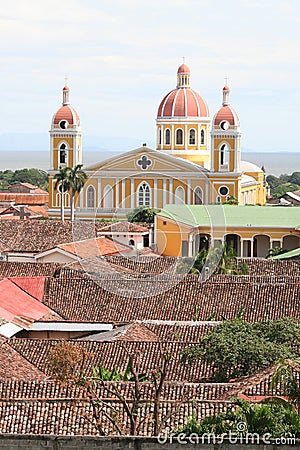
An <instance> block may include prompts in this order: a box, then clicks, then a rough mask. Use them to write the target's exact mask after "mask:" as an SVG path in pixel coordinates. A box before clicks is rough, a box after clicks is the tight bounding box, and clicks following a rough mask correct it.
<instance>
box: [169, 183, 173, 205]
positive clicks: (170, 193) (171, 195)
mask: <svg viewBox="0 0 300 450" xmlns="http://www.w3.org/2000/svg"><path fill="white" fill-rule="evenodd" d="M169 183H170V184H169V203H171V204H172V203H173V178H170V181H169Z"/></svg>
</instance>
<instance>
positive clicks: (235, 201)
mask: <svg viewBox="0 0 300 450" xmlns="http://www.w3.org/2000/svg"><path fill="white" fill-rule="evenodd" d="M238 204H239V201H238V199H237V198H236V197H234V196H233V195H230V196H229V198H228V199H227V200H226V202H224V203H223V205H238Z"/></svg>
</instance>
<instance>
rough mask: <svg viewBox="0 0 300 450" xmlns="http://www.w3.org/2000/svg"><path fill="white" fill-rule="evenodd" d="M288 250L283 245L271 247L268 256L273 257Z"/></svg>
mask: <svg viewBox="0 0 300 450" xmlns="http://www.w3.org/2000/svg"><path fill="white" fill-rule="evenodd" d="M286 252H287V250H285V249H284V248H282V247H274V248H269V250H268V253H267V255H266V258H273V256H277V255H282V254H283V253H286Z"/></svg>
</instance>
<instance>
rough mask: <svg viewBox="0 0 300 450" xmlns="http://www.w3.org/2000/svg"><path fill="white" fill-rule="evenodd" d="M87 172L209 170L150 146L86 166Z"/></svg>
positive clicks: (145, 172) (133, 172)
mask: <svg viewBox="0 0 300 450" xmlns="http://www.w3.org/2000/svg"><path fill="white" fill-rule="evenodd" d="M84 170H85V171H87V172H90V171H91V172H94V171H97V172H98V171H100V172H105V171H109V172H125V173H126V172H129V173H131V174H136V173H139V172H141V173H143V174H147V173H153V172H155V173H160V172H163V173H164V174H165V173H166V172H175V173H176V172H178V173H180V172H191V173H194V172H199V173H201V172H207V170H206V169H205V168H203V167H201V166H199V165H197V164H194V163H191V162H189V161H186V160H184V159H181V158H177V157H175V156H171V155H167V154H165V153H163V152H161V151H157V150H153V149H151V148H148V147H140V148H138V149H135V150H131V151H129V152H126V153H123V154H121V155H118V156H114V157H113V158H110V159H107V160H105V161H101V162H98V163H95V164H92V165H89V166H86V167H84Z"/></svg>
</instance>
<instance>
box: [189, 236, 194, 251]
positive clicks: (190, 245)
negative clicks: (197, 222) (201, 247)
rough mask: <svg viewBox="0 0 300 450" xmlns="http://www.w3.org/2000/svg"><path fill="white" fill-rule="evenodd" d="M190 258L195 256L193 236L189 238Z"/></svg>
mask: <svg viewBox="0 0 300 450" xmlns="http://www.w3.org/2000/svg"><path fill="white" fill-rule="evenodd" d="M188 256H193V236H189V243H188Z"/></svg>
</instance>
